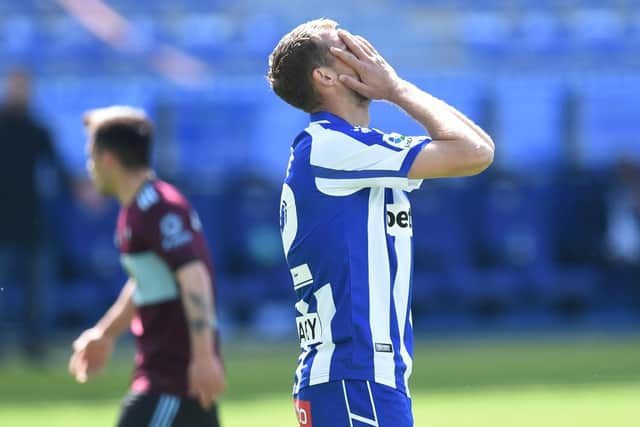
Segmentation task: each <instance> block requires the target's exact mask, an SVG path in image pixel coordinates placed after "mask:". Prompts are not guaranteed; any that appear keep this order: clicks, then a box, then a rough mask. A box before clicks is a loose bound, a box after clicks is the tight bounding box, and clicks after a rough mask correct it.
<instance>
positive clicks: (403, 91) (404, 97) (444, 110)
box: [389, 81, 490, 145]
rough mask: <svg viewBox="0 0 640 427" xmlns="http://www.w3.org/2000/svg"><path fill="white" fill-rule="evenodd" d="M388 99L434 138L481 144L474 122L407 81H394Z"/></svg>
mask: <svg viewBox="0 0 640 427" xmlns="http://www.w3.org/2000/svg"><path fill="white" fill-rule="evenodd" d="M389 100H390V101H391V102H393V103H394V104H396V105H397V106H399V107H400V108H402V109H403V110H404V111H406V112H407V114H409V115H410V116H411V117H412V118H413V119H415V120H416V121H417V122H419V123H420V124H422V125H423V126H424V127H425V129H426V130H427V132H429V135H430V136H431V138H432V139H434V140H442V141H447V140H451V141H467V142H470V143H473V144H477V143H478V142H481V143H482V144H483V145H484V144H485V140H484V139H485V136H484V135H481V134H480V133H478V132H477V130H476V129H475V128H474V126H475V124H474V125H471V123H472V122H471V120H469V119H468V118H467V117H466V116H465V115H464V114H462V113H461V112H460V111H458V110H456V109H455V108H454V107H452V106H450V105H449V104H447V103H446V102H444V101H442V100H440V99H438V98H436V97H434V96H432V95H430V94H428V93H426V92H424V91H423V90H421V89H419V88H417V87H416V86H415V85H413V84H411V83H409V82H407V81H401V82H400V83H399V84H398V87H397V89H396V91H395V94H394V96H393V97H392V98H391V99H389ZM487 137H488V135H487ZM489 139H490V138H489Z"/></svg>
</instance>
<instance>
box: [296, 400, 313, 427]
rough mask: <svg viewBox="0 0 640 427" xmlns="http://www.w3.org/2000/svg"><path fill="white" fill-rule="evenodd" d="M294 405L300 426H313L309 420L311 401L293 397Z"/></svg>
mask: <svg viewBox="0 0 640 427" xmlns="http://www.w3.org/2000/svg"><path fill="white" fill-rule="evenodd" d="M294 405H295V407H296V416H297V417H298V424H300V427H313V424H312V422H311V401H309V400H299V399H295V401H294Z"/></svg>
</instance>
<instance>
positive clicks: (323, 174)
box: [312, 166, 407, 179]
mask: <svg viewBox="0 0 640 427" xmlns="http://www.w3.org/2000/svg"><path fill="white" fill-rule="evenodd" d="M312 169H313V173H314V175H315V176H316V177H318V178H332V179H359V178H387V177H401V178H406V176H407V174H406V173H404V172H403V171H402V170H399V171H390V170H371V169H368V170H362V171H357V170H354V171H343V170H337V169H329V168H323V167H321V166H312Z"/></svg>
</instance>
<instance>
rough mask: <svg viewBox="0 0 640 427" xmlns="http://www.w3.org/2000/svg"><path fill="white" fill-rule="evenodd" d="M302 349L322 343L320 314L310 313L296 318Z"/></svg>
mask: <svg viewBox="0 0 640 427" xmlns="http://www.w3.org/2000/svg"><path fill="white" fill-rule="evenodd" d="M296 323H297V324H298V338H299V339H300V347H308V346H310V345H313V344H318V343H319V342H322V325H320V318H319V317H318V313H309V314H305V315H304V316H298V317H296Z"/></svg>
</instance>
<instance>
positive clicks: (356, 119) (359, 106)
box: [322, 100, 370, 127]
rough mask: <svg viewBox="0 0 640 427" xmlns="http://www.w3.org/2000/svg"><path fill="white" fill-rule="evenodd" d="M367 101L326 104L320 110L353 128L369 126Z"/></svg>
mask: <svg viewBox="0 0 640 427" xmlns="http://www.w3.org/2000/svg"><path fill="white" fill-rule="evenodd" d="M369 103H370V101H369V100H366V101H362V102H354V103H351V102H344V101H341V102H326V103H325V104H324V105H323V108H322V110H323V111H327V112H329V113H331V114H334V115H336V116H338V117H340V118H342V119H344V120H346V121H347V122H349V123H351V124H352V125H354V126H363V127H366V126H369Z"/></svg>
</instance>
